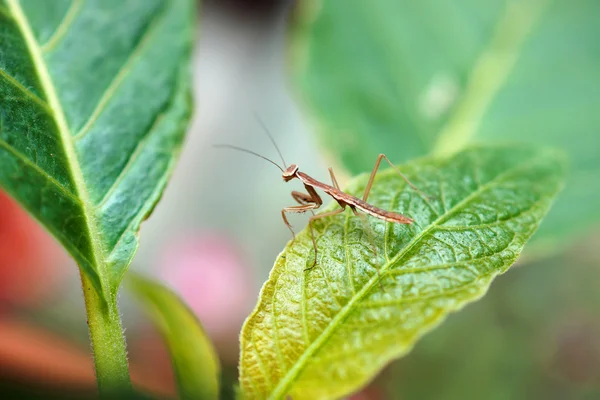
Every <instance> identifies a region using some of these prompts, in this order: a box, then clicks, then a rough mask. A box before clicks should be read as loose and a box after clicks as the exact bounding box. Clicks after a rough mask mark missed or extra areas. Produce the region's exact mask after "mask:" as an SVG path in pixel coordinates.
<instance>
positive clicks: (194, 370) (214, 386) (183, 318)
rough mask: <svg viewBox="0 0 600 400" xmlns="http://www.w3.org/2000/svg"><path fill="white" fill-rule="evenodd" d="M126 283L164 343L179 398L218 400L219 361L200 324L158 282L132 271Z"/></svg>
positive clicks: (172, 294) (170, 292) (174, 295)
mask: <svg viewBox="0 0 600 400" xmlns="http://www.w3.org/2000/svg"><path fill="white" fill-rule="evenodd" d="M126 282H127V287H128V288H129V289H130V291H131V292H132V293H134V294H135V295H136V297H137V299H138V300H139V301H140V303H141V304H142V306H143V308H144V309H145V310H146V312H147V313H148V316H149V317H150V319H151V320H152V322H153V323H154V325H156V327H157V329H158V331H159V332H160V333H161V335H162V337H163V340H164V341H165V343H166V344H167V347H168V349H169V354H170V357H171V361H172V365H173V370H174V371H175V377H176V379H177V387H178V392H179V398H180V399H199V400H202V399H206V400H210V399H217V398H218V394H219V374H220V366H219V358H218V357H217V354H216V352H215V350H214V348H213V345H212V343H211V341H210V339H209V338H208V336H207V335H206V333H205V332H204V329H203V328H202V325H201V323H200V321H198V319H197V318H196V317H195V316H194V314H193V313H192V312H191V311H190V310H189V309H188V307H187V306H186V305H185V304H184V303H183V302H182V301H181V299H180V298H179V297H178V296H177V295H176V294H175V293H173V292H172V291H171V290H169V289H167V288H166V287H165V286H164V285H162V284H161V283H159V282H156V281H152V280H149V279H146V278H144V277H142V276H140V275H137V274H135V273H133V272H129V274H128V276H127V280H126Z"/></svg>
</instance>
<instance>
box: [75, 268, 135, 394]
mask: <svg viewBox="0 0 600 400" xmlns="http://www.w3.org/2000/svg"><path fill="white" fill-rule="evenodd" d="M80 275H81V284H82V287H83V297H84V298H85V309H86V313H87V321H88V328H89V331H90V339H91V343H92V352H93V353H94V366H95V368H96V381H97V382H98V391H99V392H100V397H101V398H115V397H117V396H123V395H125V394H126V393H129V392H130V391H131V381H130V378H129V365H128V363H127V351H126V348H125V336H124V335H123V328H122V327H121V317H120V315H119V309H118V307H117V300H116V296H111V298H110V299H108V303H107V302H104V301H103V299H102V298H101V297H99V296H98V292H97V291H96V289H95V288H94V286H93V284H92V282H91V281H90V280H89V278H88V277H87V275H86V274H85V272H83V271H81V270H80Z"/></svg>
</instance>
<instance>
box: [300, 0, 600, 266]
mask: <svg viewBox="0 0 600 400" xmlns="http://www.w3.org/2000/svg"><path fill="white" fill-rule="evenodd" d="M298 11H299V12H298V13H296V17H297V18H296V19H295V24H294V27H293V29H292V30H291V32H292V35H291V39H292V41H293V43H294V46H293V47H292V48H293V50H294V52H293V56H294V58H293V63H292V64H291V65H292V67H293V71H294V76H295V81H296V82H297V83H298V88H299V92H300V93H301V97H303V98H304V99H305V104H306V105H307V108H308V109H309V110H310V111H312V113H313V114H314V115H315V116H316V117H317V122H318V124H319V125H320V126H321V127H322V129H321V133H322V134H321V135H319V139H322V140H323V141H324V143H325V145H326V146H325V147H326V148H327V149H329V150H330V151H331V152H332V153H333V154H334V155H335V156H336V157H338V158H339V159H340V160H341V161H342V163H343V164H344V166H345V167H346V168H347V169H348V170H349V171H350V172H351V173H359V172H362V171H365V170H367V169H369V168H371V166H372V164H373V160H374V159H375V157H376V156H377V154H378V153H379V152H381V151H382V149H385V152H386V153H387V156H388V157H390V158H392V159H394V160H397V162H404V161H407V160H411V159H413V158H415V157H421V156H424V155H428V154H431V153H432V152H437V153H441V152H448V151H455V150H457V149H460V148H462V147H463V146H465V145H466V144H468V143H472V142H479V141H482V140H518V141H520V142H521V141H528V142H531V143H535V144H538V145H544V146H556V147H557V148H561V149H564V150H565V151H567V152H568V153H569V154H570V156H571V159H572V160H573V161H572V168H571V171H572V172H571V175H572V176H571V178H570V179H568V182H567V189H568V190H565V193H564V195H563V196H561V198H560V199H559V200H558V201H557V203H556V205H555V207H553V210H552V212H551V213H550V215H548V218H546V219H545V220H544V224H543V225H542V226H541V228H540V230H539V232H538V233H537V234H536V236H535V238H534V239H533V241H535V242H536V243H537V244H538V245H536V246H535V247H534V248H533V250H534V251H542V252H544V250H546V249H551V250H552V249H555V248H558V247H561V246H564V244H565V243H569V241H568V240H565V239H568V238H575V237H576V236H577V235H580V234H582V233H584V232H586V231H587V230H588V229H589V227H590V226H592V225H594V224H598V223H599V222H600V207H597V198H598V197H599V196H600V185H598V184H596V182H597V177H598V176H599V175H600V157H598V149H600V135H599V134H598V132H599V131H600V119H599V118H598V112H597V109H598V104H600V75H599V74H598V71H599V70H600V48H599V47H598V46H597V44H598V37H600V24H599V23H598V19H597V17H596V16H597V15H600V2H599V1H597V0H581V1H578V2H573V1H568V0H556V1H548V0H520V1H506V0H488V1H479V0H465V1H448V0H421V1H401V0H400V1H397V0H380V1H376V2H365V1H363V0H328V1H323V0H306V1H303V2H299V10H298ZM532 244H533V243H532ZM544 244H546V245H544ZM530 248H531V247H530ZM545 253H546V254H547V253H549V252H548V251H545Z"/></svg>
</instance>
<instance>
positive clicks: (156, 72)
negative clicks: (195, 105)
mask: <svg viewBox="0 0 600 400" xmlns="http://www.w3.org/2000/svg"><path fill="white" fill-rule="evenodd" d="M193 16H194V2H193V1H192V0H143V1H136V0H102V1H95V0H53V1H45V0H1V1H0V49H1V50H0V98H1V99H2V100H1V104H0V185H2V187H3V188H4V189H5V190H6V191H8V192H9V193H10V194H11V195H12V196H13V197H15V198H16V199H17V200H18V201H19V202H20V203H21V204H22V205H23V206H24V207H25V208H26V209H27V210H28V211H29V212H30V213H31V214H33V215H34V216H35V217H36V218H37V219H38V220H39V221H41V223H42V224H44V225H45V227H46V228H47V229H48V230H49V231H50V232H51V233H52V234H53V235H54V236H55V237H56V238H57V239H58V240H59V241H60V242H61V243H62V245H63V246H64V247H65V248H66V249H67V250H68V251H69V252H70V253H71V255H72V256H73V257H74V258H75V260H76V261H77V263H78V264H79V266H80V267H81V268H82V270H83V271H84V272H85V273H86V274H87V275H88V277H89V278H90V280H91V281H92V282H93V284H94V286H95V287H96V288H97V289H98V291H99V293H100V294H101V296H107V295H108V294H110V295H111V296H113V297H114V296H115V293H116V290H117V287H118V284H119V282H120V280H121V278H122V276H123V273H124V272H125V270H126V269H127V267H128V265H129V264H130V261H131V259H132V257H133V255H134V253H135V250H136V248H137V246H138V238H137V232H138V230H139V226H140V224H141V222H142V221H143V220H144V219H145V218H146V217H147V216H148V215H149V214H150V212H151V211H152V208H153V207H154V205H155V203H156V202H157V201H158V199H159V197H160V194H161V192H162V190H163V188H164V186H165V184H166V181H167V178H168V176H169V174H170V171H171V169H172V167H173V164H174V162H175V159H176V157H177V154H178V152H179V148H180V146H181V141H182V138H183V134H184V130H185V127H186V125H187V121H188V119H189V115H190V100H189V97H190V96H189V93H190V77H189V74H188V72H189V71H188V69H189V57H190V48H191V39H192V33H193V29H192V28H193Z"/></svg>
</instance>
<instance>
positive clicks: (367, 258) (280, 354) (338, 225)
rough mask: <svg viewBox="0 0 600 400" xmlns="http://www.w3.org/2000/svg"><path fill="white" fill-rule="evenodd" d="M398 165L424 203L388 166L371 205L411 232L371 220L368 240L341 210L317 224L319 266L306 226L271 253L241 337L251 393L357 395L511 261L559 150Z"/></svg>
mask: <svg viewBox="0 0 600 400" xmlns="http://www.w3.org/2000/svg"><path fill="white" fill-rule="evenodd" d="M400 169H401V170H402V171H403V172H404V173H405V174H406V175H407V176H408V178H409V179H410V180H411V181H412V182H413V183H414V184H415V185H416V186H417V187H418V188H419V189H420V190H421V191H422V192H424V193H426V194H427V196H424V195H423V194H421V193H417V192H415V191H414V190H412V189H411V188H410V187H408V186H407V185H406V183H405V182H404V180H402V179H401V178H400V177H399V176H398V175H397V174H396V173H395V171H393V170H387V171H384V172H382V173H380V174H378V175H377V178H376V180H375V184H374V185H373V189H372V191H371V194H370V196H369V202H370V203H372V204H373V205H375V206H378V207H380V208H383V209H385V210H390V211H395V212H399V213H402V214H405V215H408V216H409V217H411V218H413V219H414V221H415V222H414V223H413V224H412V225H400V224H393V223H387V222H382V221H380V220H379V219H375V218H370V219H369V223H370V227H371V228H372V231H373V235H374V237H373V240H370V239H369V235H368V231H366V230H365V229H364V228H363V224H362V222H361V219H360V218H357V217H355V216H354V215H353V214H352V212H350V210H346V212H345V213H344V214H341V215H338V216H335V217H328V218H323V219H320V220H317V221H316V223H315V224H314V229H315V238H316V241H317V246H318V263H317V265H316V267H315V268H313V269H308V268H310V267H311V264H312V260H313V257H314V252H313V246H312V242H311V239H310V236H309V233H308V231H307V230H304V231H303V232H301V233H300V234H299V235H297V237H296V240H295V241H294V242H292V243H290V244H288V246H287V247H286V248H285V249H284V251H283V253H281V255H280V256H279V257H278V258H277V260H276V262H275V266H274V268H273V270H272V272H271V275H270V277H269V280H268V281H267V282H266V283H265V285H264V287H263V288H262V291H261V295H260V299H259V303H258V305H257V307H256V309H255V310H254V312H253V313H252V314H251V315H250V317H249V318H248V320H247V321H246V323H245V325H244V327H243V330H242V337H241V347H242V355H241V364H240V374H241V378H240V381H241V385H242V390H243V392H244V395H245V396H246V397H247V398H273V399H279V398H284V397H285V396H287V395H289V396H291V397H292V398H293V399H314V398H318V399H328V398H338V397H342V396H344V395H347V394H349V393H351V392H353V391H355V390H357V389H358V388H359V387H361V386H362V385H364V384H365V383H366V382H367V381H368V380H370V379H371V378H372V377H373V376H374V375H375V374H376V373H377V372H378V371H379V370H380V369H381V368H383V367H384V366H385V365H386V364H387V363H388V362H389V361H390V360H392V359H394V358H398V357H400V356H402V355H404V354H405V353H407V352H408V351H409V350H410V349H411V347H412V346H413V345H414V343H415V341H416V340H418V338H419V337H421V336H422V335H423V334H424V333H426V332H427V331H429V330H431V329H432V328H434V327H435V326H436V325H438V324H439V323H440V322H441V321H442V320H443V319H444V318H445V317H446V316H447V315H448V314H449V313H450V312H453V311H456V310H458V309H460V308H462V307H463V306H464V305H465V304H467V303H469V302H472V301H474V300H476V299H478V298H479V297H481V296H482V295H483V294H484V293H485V292H486V290H487V288H488V287H489V285H490V283H491V281H492V280H493V278H494V277H495V276H496V275H498V274H500V273H503V272H505V271H506V270H507V269H508V268H509V267H510V266H511V265H512V264H513V263H514V261H515V260H516V258H517V257H518V255H519V253H520V252H521V250H522V248H523V246H524V244H525V242H526V241H527V240H528V239H529V238H530V236H531V235H532V234H533V233H534V231H535V230H536V229H537V227H538V225H539V223H540V221H541V220H542V218H543V217H544V215H545V214H546V212H547V211H548V208H549V206H550V204H551V202H552V200H553V198H554V196H555V195H556V193H557V192H558V191H559V189H560V188H561V186H562V181H563V179H564V176H563V175H564V162H563V158H562V156H561V155H560V154H557V153H555V152H553V151H550V150H536V149H533V148H522V147H510V146H508V147H507V146H504V147H472V148H469V149H467V150H465V151H463V152H460V153H458V154H455V155H453V156H447V157H437V158H426V159H422V160H418V161H415V162H412V163H410V164H407V165H404V166H402V167H400ZM367 179H368V176H367V175H361V176H359V177H357V178H356V179H354V180H353V181H352V182H351V183H350V185H349V187H348V188H347V190H346V191H347V192H348V193H350V194H353V195H358V196H360V195H361V194H362V192H363V191H364V187H365V185H366V182H367ZM336 207H339V206H337V205H335V204H332V205H331V206H330V207H328V208H327V209H326V210H324V211H327V210H331V209H334V208H336ZM373 244H375V249H376V254H377V255H375V252H374V251H373ZM307 269H308V270H307Z"/></svg>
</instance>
